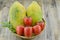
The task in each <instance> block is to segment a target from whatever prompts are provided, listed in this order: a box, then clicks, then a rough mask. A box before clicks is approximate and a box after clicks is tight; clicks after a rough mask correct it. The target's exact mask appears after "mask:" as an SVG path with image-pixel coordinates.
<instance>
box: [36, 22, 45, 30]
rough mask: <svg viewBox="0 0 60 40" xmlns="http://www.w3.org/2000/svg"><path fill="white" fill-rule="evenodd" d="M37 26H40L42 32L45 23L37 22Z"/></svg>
mask: <svg viewBox="0 0 60 40" xmlns="http://www.w3.org/2000/svg"><path fill="white" fill-rule="evenodd" d="M37 25H40V26H41V30H43V29H44V26H45V23H44V22H43V21H42V22H38V23H37Z"/></svg>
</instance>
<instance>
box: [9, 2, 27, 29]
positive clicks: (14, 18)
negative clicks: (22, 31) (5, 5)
mask: <svg viewBox="0 0 60 40" xmlns="http://www.w3.org/2000/svg"><path fill="white" fill-rule="evenodd" d="M25 16H26V10H25V8H24V7H23V6H22V5H21V4H20V3H19V2H18V1H16V2H14V3H13V4H12V6H11V7H10V11H9V17H10V23H11V24H12V25H13V27H14V28H15V29H16V27H17V26H18V25H24V24H23V18H24V17H25Z"/></svg>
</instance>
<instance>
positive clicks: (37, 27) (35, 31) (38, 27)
mask: <svg viewBox="0 0 60 40" xmlns="http://www.w3.org/2000/svg"><path fill="white" fill-rule="evenodd" d="M33 33H34V34H35V35H38V34H40V33H41V27H40V26H39V25H35V26H34V27H33Z"/></svg>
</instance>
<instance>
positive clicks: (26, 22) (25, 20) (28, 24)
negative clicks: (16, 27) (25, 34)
mask: <svg viewBox="0 0 60 40" xmlns="http://www.w3.org/2000/svg"><path fill="white" fill-rule="evenodd" d="M23 21H24V23H25V25H27V26H30V25H31V24H32V18H31V17H25V18H24V20H23Z"/></svg>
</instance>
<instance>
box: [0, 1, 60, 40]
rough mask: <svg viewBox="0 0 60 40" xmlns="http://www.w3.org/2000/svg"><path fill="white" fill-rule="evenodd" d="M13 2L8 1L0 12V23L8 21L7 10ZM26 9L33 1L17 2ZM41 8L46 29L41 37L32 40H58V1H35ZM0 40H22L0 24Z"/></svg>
mask: <svg viewBox="0 0 60 40" xmlns="http://www.w3.org/2000/svg"><path fill="white" fill-rule="evenodd" d="M14 1H15V0H9V1H8V2H7V4H6V6H5V7H4V8H3V9H2V10H1V11H0V22H2V21H8V14H9V8H10V6H11V4H12V3H13V2H14ZM18 1H19V2H20V3H22V4H23V5H24V6H25V7H26V8H27V6H28V5H29V4H30V3H31V2H32V1H33V0H18ZM35 1H37V2H38V3H39V4H40V5H41V6H42V10H43V15H44V18H45V20H46V28H45V30H44V31H43V32H42V34H41V35H39V36H38V37H36V38H34V39H32V40H60V31H59V30H60V27H59V26H60V0H35ZM0 40H22V39H20V38H18V37H16V36H15V35H13V34H12V33H11V32H10V31H9V30H8V28H3V27H2V26H1V24H0Z"/></svg>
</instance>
